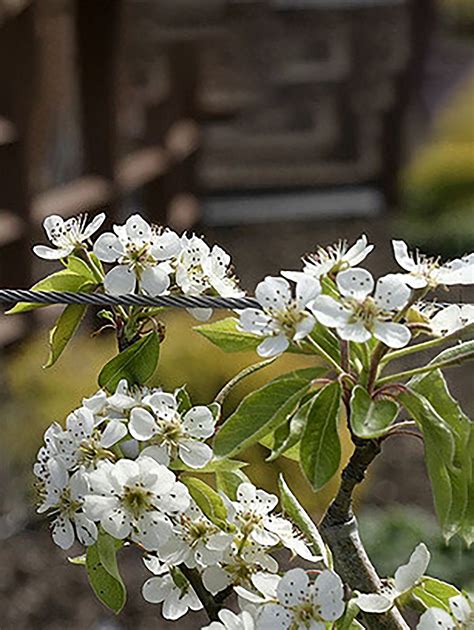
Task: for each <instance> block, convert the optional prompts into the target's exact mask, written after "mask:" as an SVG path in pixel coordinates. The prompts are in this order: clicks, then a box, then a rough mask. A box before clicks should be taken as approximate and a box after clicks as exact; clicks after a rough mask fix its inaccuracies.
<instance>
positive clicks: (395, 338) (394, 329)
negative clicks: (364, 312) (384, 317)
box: [374, 321, 411, 348]
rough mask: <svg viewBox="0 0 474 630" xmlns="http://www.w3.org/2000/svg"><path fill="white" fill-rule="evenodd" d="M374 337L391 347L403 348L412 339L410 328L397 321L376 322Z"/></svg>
mask: <svg viewBox="0 0 474 630" xmlns="http://www.w3.org/2000/svg"><path fill="white" fill-rule="evenodd" d="M374 337H376V338H377V339H378V340H379V341H383V343H384V344H385V345H386V346H388V347H389V348H403V347H404V346H406V345H407V344H408V343H409V341H410V339H411V332H410V329H409V328H407V327H406V326H404V325H403V324H397V323H396V322H381V321H378V322H375V324H374Z"/></svg>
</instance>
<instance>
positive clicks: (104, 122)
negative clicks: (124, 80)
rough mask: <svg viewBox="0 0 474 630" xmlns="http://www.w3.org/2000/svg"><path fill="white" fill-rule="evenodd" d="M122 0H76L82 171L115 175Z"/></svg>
mask: <svg viewBox="0 0 474 630" xmlns="http://www.w3.org/2000/svg"><path fill="white" fill-rule="evenodd" d="M121 8H122V0H76V28H77V61H78V76H79V87H80V112H81V132H82V133H81V136H82V150H83V157H82V174H83V175H86V174H87V175H99V176H101V177H104V178H106V179H109V180H113V179H114V174H115V173H114V171H115V160H116V149H117V146H116V145H117V83H118V80H117V75H118V67H117V66H118V44H119V28H120V14H121Z"/></svg>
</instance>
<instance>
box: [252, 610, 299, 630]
mask: <svg viewBox="0 0 474 630" xmlns="http://www.w3.org/2000/svg"><path fill="white" fill-rule="evenodd" d="M292 621H294V618H293V615H292V613H291V612H290V611H289V610H286V608H283V606H279V605H278V604H266V605H265V606H264V607H263V610H262V612H261V614H260V615H259V617H258V621H257V627H258V630H287V628H289V627H290V625H291V623H292Z"/></svg>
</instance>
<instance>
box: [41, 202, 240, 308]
mask: <svg viewBox="0 0 474 630" xmlns="http://www.w3.org/2000/svg"><path fill="white" fill-rule="evenodd" d="M104 221H105V215H104V214H100V215H98V216H97V217H95V218H94V220H93V221H91V223H89V224H88V225H87V216H85V215H84V216H81V217H77V218H71V219H68V220H66V221H65V220H64V219H62V218H61V217H59V216H57V215H53V216H50V217H47V219H45V221H44V223H43V225H44V229H45V231H46V234H47V236H48V238H49V240H50V241H51V243H52V244H53V245H54V247H47V246H44V245H36V246H35V247H34V248H33V251H34V252H35V254H36V255H37V256H39V257H41V258H46V259H49V260H59V259H62V258H66V257H67V256H69V255H71V254H73V253H74V252H79V251H81V250H84V249H85V248H86V246H87V242H88V241H89V240H90V238H91V237H92V235H93V234H95V233H96V232H97V230H98V229H99V228H100V227H101V225H102V224H103V222H104ZM92 251H93V253H94V254H95V256H96V257H97V259H98V260H100V261H101V262H103V263H106V264H110V265H113V266H112V267H111V268H110V269H109V271H108V272H107V273H106V274H105V276H104V279H103V284H104V289H105V291H106V292H107V293H110V294H112V295H121V294H127V293H143V294H146V295H150V296H158V295H166V294H168V293H170V292H179V293H181V294H184V295H190V296H198V295H202V294H203V293H208V294H211V295H221V296H223V297H236V296H239V295H243V292H242V291H241V290H240V289H239V288H238V282H237V279H236V278H235V276H234V274H233V273H232V269H231V260H230V256H229V255H228V254H227V252H225V251H224V250H223V249H222V248H221V247H219V246H218V245H214V247H212V248H210V247H209V245H208V244H207V243H206V242H205V241H204V240H203V239H202V238H200V237H198V236H195V235H188V234H183V235H182V236H179V235H178V234H177V233H176V232H173V231H172V230H170V229H168V228H166V229H164V228H157V227H155V226H152V225H150V224H149V223H148V222H147V221H145V219H143V217H141V216H140V215H139V214H134V215H132V216H131V217H129V218H128V219H127V221H126V222H125V224H124V225H114V226H113V231H112V232H104V233H103V234H101V235H100V236H99V237H98V238H97V240H96V241H95V243H94V244H93V250H92ZM193 314H194V315H195V316H196V317H198V318H199V319H203V320H205V319H208V318H209V317H210V315H211V314H212V310H211V309H193Z"/></svg>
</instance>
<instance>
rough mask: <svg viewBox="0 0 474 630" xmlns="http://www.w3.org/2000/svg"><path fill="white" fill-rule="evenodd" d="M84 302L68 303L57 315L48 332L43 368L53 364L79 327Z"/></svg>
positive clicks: (84, 310)
mask: <svg viewBox="0 0 474 630" xmlns="http://www.w3.org/2000/svg"><path fill="white" fill-rule="evenodd" d="M86 308H87V307H86V305H85V304H70V305H69V306H66V308H65V309H64V311H63V312H62V313H61V315H60V316H59V318H58V320H57V322H56V324H55V326H54V327H53V328H52V329H51V330H50V333H49V357H48V360H47V362H46V364H45V365H44V367H45V368H49V367H51V366H53V365H54V364H55V363H56V361H57V360H58V359H59V357H60V356H61V354H62V352H63V351H64V349H65V348H66V346H67V344H68V343H69V341H70V340H71V338H72V337H73V335H74V333H75V332H76V330H77V329H78V327H79V324H80V323H81V321H82V318H83V317H84V313H85V312H86Z"/></svg>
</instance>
